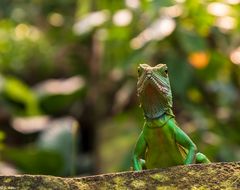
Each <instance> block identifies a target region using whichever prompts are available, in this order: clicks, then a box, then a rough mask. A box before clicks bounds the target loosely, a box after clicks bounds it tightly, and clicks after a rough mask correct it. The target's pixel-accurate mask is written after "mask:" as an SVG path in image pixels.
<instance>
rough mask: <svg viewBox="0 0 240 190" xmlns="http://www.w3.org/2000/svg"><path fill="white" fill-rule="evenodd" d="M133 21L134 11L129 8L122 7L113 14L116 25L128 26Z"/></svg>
mask: <svg viewBox="0 0 240 190" xmlns="http://www.w3.org/2000/svg"><path fill="white" fill-rule="evenodd" d="M131 21H132V12H131V11H130V10H128V9H122V10H119V11H117V12H116V13H115V14H114V15H113V23H114V24H115V25H116V26H127V25H129V24H130V23H131Z"/></svg>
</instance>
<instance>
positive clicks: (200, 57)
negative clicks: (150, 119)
mask: <svg viewBox="0 0 240 190" xmlns="http://www.w3.org/2000/svg"><path fill="white" fill-rule="evenodd" d="M188 61H189V63H190V64H191V65H192V66H193V67H195V68H197V69H203V68H205V67H206V66H207V65H208V63H209V55H208V54H207V53H206V52H203V51H200V52H194V53H191V54H190V55H189V56H188Z"/></svg>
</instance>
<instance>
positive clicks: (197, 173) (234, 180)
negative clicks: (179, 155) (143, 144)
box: [0, 162, 240, 190]
mask: <svg viewBox="0 0 240 190" xmlns="http://www.w3.org/2000/svg"><path fill="white" fill-rule="evenodd" d="M2 189H3V190H5V189H6V190H16V189H17V190H32V189H34V190H70V189H71V190H77V189H81V190H93V189H111V190H114V189H120V190H124V189H142V190H144V189H150V190H151V189H154V190H155V189H157V190H162V189H164V190H167V189H171V190H172V189H173V190H174V189H190V190H196V189H198V190H201V189H204V190H205V189H216V190H217V189H240V162H230V163H212V164H197V165H188V166H186V165H184V166H176V167H170V168H166V169H156V170H145V171H141V172H132V171H131V172H123V173H114V174H105V175H97V176H89V177H82V178H60V177H54V176H41V175H35V176H34V175H16V176H0V190H2Z"/></svg>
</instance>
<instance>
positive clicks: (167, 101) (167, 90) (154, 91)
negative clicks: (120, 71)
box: [137, 64, 172, 119]
mask: <svg viewBox="0 0 240 190" xmlns="http://www.w3.org/2000/svg"><path fill="white" fill-rule="evenodd" d="M137 93H138V96H139V99H140V105H141V107H142V108H143V111H144V114H145V117H147V118H150V119H154V118H158V117H161V116H162V115H163V114H164V113H167V114H171V109H172V92H171V86H170V81H169V78H168V68H167V66H166V65H165V64H158V65H156V66H155V67H151V66H149V65H147V64H140V65H139V67H138V82H137Z"/></svg>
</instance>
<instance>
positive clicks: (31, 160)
mask: <svg viewBox="0 0 240 190" xmlns="http://www.w3.org/2000/svg"><path fill="white" fill-rule="evenodd" d="M239 3H240V2H239V1H238V0H235V1H234V0H224V1H196V0H194V1H193V0H191V1H190V0H175V1H170V0H164V1H158V0H124V1H110V0H101V1H97V0H78V1H73V0H61V1H41V0H34V1H30V2H29V1H26V0H22V1H17V2H13V1H8V0H2V1H0V95H1V96H0V103H1V106H0V127H1V129H0V130H1V131H0V150H1V152H2V155H1V156H0V159H1V162H8V163H11V164H12V166H13V167H15V168H17V169H18V171H19V172H23V173H43V174H53V175H78V174H81V175H84V174H89V173H98V172H114V171H120V170H128V169H129V167H130V165H131V161H130V157H131V151H132V148H133V145H134V142H135V140H136V138H137V134H138V132H139V131H140V130H141V126H142V124H143V122H144V121H143V116H142V113H141V110H140V108H138V101H137V97H136V87H135V84H136V80H137V72H136V68H137V66H138V64H140V63H149V64H152V65H155V64H158V63H166V64H167V65H168V67H169V73H170V80H171V84H172V90H173V95H174V109H175V113H176V116H177V120H178V122H179V123H180V125H181V127H182V128H183V130H185V131H186V132H187V133H188V134H189V135H190V136H191V137H192V139H193V140H194V141H195V142H196V144H198V147H199V149H200V150H201V151H202V152H204V153H205V154H206V155H207V156H208V157H210V159H211V160H212V161H233V160H239V159H240V153H239V152H240V148H239V144H240V138H239V135H238V134H239V132H240V119H239V118H240V109H239V108H240V99H239V97H240V91H239V88H240V68H239V65H240V38H239V31H240V30H239V29H240V22H239V19H238V18H239V16H240V6H239ZM46 115H47V116H49V117H50V121H49V122H45V120H41V119H40V120H31V118H32V119H34V118H35V117H44V116H46ZM65 116H72V117H74V119H73V120H74V122H78V125H79V128H78V130H75V129H74V130H72V129H73V128H74V127H72V126H73V124H72V121H69V123H65V124H64V125H63V126H62V125H61V122H62V120H61V119H62V117H65ZM17 118H22V119H23V120H24V122H23V123H22V122H21V123H19V122H17V121H19V120H16V119H17ZM52 120H54V121H55V120H57V121H58V122H57V123H58V124H57V125H54V127H60V128H62V129H63V130H62V132H61V133H58V132H56V131H57V130H55V129H54V127H52V125H53V122H52ZM74 122H73V123H74ZM66 126H68V127H69V130H64V129H65V128H66ZM52 128H53V129H52ZM51 130H53V131H55V132H51ZM52 133H53V134H54V135H53V136H51V138H49V137H48V138H45V137H44V136H46V137H47V136H48V134H52ZM42 138H43V139H44V141H42V140H40V139H42ZM0 171H1V170H0ZM74 172H75V173H74Z"/></svg>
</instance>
